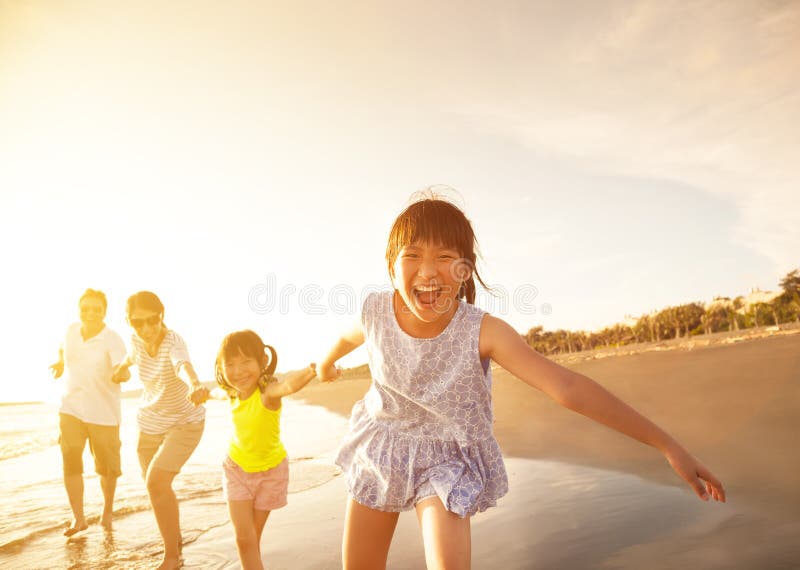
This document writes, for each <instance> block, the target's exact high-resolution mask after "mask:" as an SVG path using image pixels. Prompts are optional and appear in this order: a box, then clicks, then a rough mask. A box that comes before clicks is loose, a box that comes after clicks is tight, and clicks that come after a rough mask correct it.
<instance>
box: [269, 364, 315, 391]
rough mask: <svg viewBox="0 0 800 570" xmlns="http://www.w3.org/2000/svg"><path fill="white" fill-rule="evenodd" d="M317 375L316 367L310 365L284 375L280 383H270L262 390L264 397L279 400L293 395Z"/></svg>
mask: <svg viewBox="0 0 800 570" xmlns="http://www.w3.org/2000/svg"><path fill="white" fill-rule="evenodd" d="M316 375H317V365H316V364H314V363H312V364H309V365H308V367H306V368H303V369H301V370H294V371H292V372H289V373H287V374H286V377H285V378H284V379H283V380H281V381H280V382H270V383H269V384H267V387H266V388H264V396H266V397H267V398H269V399H271V400H279V399H281V398H283V397H284V396H288V395H290V394H294V393H295V392H297V391H299V390H300V389H301V388H303V387H304V386H305V385H306V384H308V383H309V382H311V380H312V379H313V378H314V376H316Z"/></svg>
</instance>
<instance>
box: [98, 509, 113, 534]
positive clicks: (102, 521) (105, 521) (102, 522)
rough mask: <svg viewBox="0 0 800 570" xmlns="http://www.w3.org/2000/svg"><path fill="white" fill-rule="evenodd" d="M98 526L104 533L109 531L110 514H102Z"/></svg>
mask: <svg viewBox="0 0 800 570" xmlns="http://www.w3.org/2000/svg"><path fill="white" fill-rule="evenodd" d="M100 526H102V527H103V530H105V531H109V530H111V513H105V512H104V513H103V516H102V517H101V518H100Z"/></svg>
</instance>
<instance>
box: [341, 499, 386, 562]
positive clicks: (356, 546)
mask: <svg viewBox="0 0 800 570" xmlns="http://www.w3.org/2000/svg"><path fill="white" fill-rule="evenodd" d="M397 516H398V513H385V512H383V511H376V510H375V509H370V508H369V507H365V506H364V505H361V504H359V503H357V502H355V501H354V500H353V499H349V498H348V499H347V510H346V511H345V517H344V536H343V537H342V567H343V568H344V570H377V569H380V568H386V559H387V557H388V556H389V546H390V545H391V543H392V536H393V535H394V529H395V527H396V526H397Z"/></svg>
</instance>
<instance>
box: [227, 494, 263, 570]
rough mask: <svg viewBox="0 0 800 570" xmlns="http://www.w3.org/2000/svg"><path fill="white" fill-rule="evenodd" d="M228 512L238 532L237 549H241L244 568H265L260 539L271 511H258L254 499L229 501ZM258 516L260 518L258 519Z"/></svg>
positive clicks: (240, 553) (235, 530)
mask: <svg viewBox="0 0 800 570" xmlns="http://www.w3.org/2000/svg"><path fill="white" fill-rule="evenodd" d="M228 512H229V513H230V515H231V522H232V523H233V530H234V532H235V533H236V550H238V551H239V562H241V564H242V570H263V568H264V565H263V564H262V563H261V540H260V539H261V531H263V530H264V524H265V523H266V522H267V517H268V516H269V511H256V510H254V509H253V501H251V500H246V501H228ZM257 513H258V515H257ZM257 516H258V519H259V520H256V517H257ZM259 526H260V529H259Z"/></svg>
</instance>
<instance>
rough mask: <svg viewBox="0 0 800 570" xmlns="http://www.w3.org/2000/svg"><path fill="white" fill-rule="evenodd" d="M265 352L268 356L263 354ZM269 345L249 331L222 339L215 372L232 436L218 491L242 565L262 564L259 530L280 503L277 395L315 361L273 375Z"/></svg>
mask: <svg viewBox="0 0 800 570" xmlns="http://www.w3.org/2000/svg"><path fill="white" fill-rule="evenodd" d="M267 351H268V352H269V356H267ZM277 363H278V356H277V354H276V353H275V349H274V348H272V347H271V346H267V345H265V344H264V342H263V341H262V340H261V338H260V337H259V336H258V335H257V334H256V333H254V332H253V331H250V330H245V331H239V332H234V333H231V334H229V335H228V336H226V337H225V338H224V339H223V341H222V346H220V349H219V353H218V354H217V361H216V366H215V373H216V379H217V383H218V384H219V385H220V387H221V388H222V389H223V390H224V391H225V393H226V394H227V396H228V397H229V398H230V402H231V419H232V420H233V428H234V429H233V438H232V439H231V444H230V447H229V450H228V456H227V457H226V458H225V462H224V464H223V490H224V492H225V498H226V500H227V501H228V510H229V512H230V515H231V522H233V528H234V531H235V533H236V548H237V550H238V551H239V560H240V562H241V564H242V568H243V569H244V570H253V569H259V570H260V569H263V565H262V563H261V533H262V531H263V530H264V525H265V524H266V522H267V517H268V516H269V513H270V511H272V510H274V509H279V508H281V507H283V506H285V505H286V496H287V493H288V488H289V460H288V459H287V457H286V450H285V449H284V447H283V444H282V443H281V438H280V417H281V398H283V397H284V396H288V395H289V394H294V393H295V392H297V391H298V390H300V389H301V388H303V386H305V385H306V384H308V383H309V382H310V381H311V379H312V378H314V376H315V375H316V369H315V365H314V364H311V365H310V366H309V367H308V368H304V369H302V370H297V371H294V372H290V373H289V374H287V375H286V377H285V378H284V379H283V381H281V382H278V381H277V379H276V378H275V377H274V376H273V373H274V372H275V367H276V365H277Z"/></svg>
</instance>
